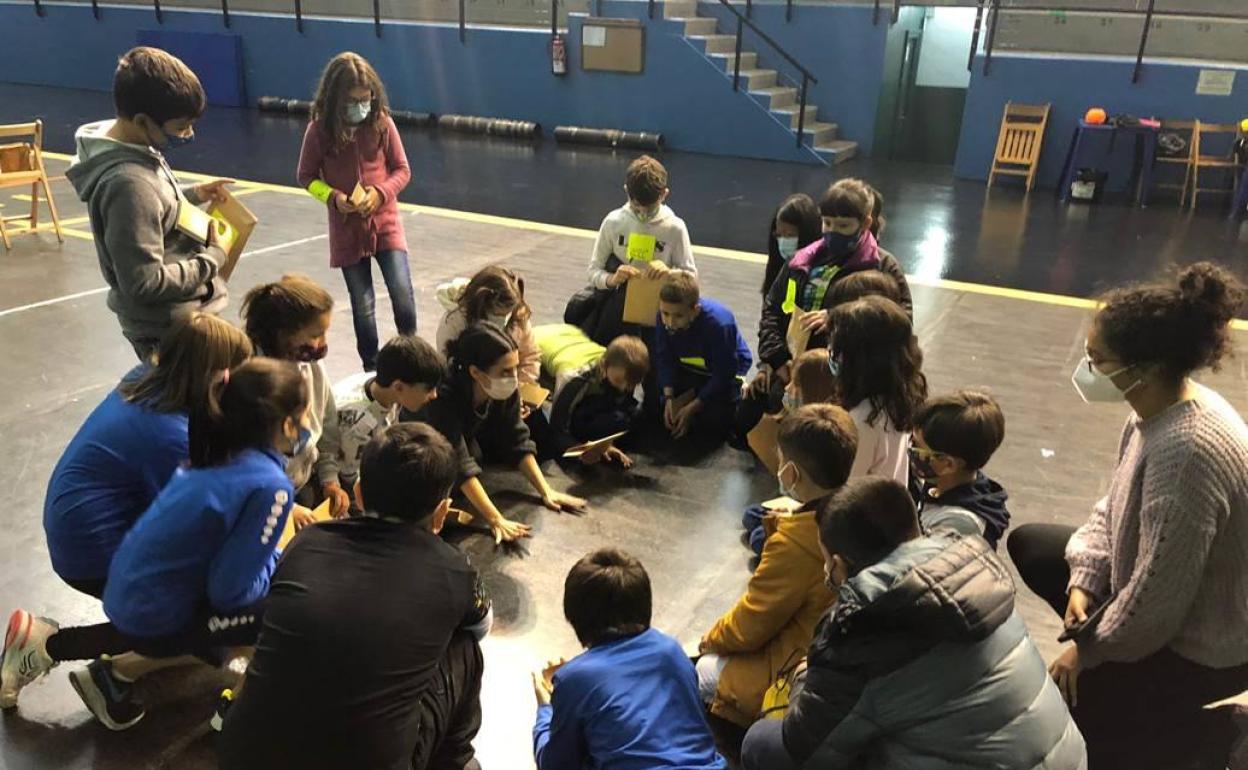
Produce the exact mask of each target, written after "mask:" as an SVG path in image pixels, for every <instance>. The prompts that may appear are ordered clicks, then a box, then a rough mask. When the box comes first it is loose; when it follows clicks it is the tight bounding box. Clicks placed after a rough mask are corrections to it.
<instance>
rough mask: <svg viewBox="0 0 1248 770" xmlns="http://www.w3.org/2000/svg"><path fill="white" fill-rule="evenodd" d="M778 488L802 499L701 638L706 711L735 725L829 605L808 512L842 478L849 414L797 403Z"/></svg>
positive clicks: (849, 452) (755, 707) (849, 445)
mask: <svg viewBox="0 0 1248 770" xmlns="http://www.w3.org/2000/svg"><path fill="white" fill-rule="evenodd" d="M778 443H779V450H778V452H779V455H780V470H779V472H777V473H776V480H777V481H778V482H779V484H780V492H781V494H784V495H787V496H789V497H791V498H793V499H794V500H797V501H798V502H800V503H801V504H802V505H801V507H799V508H798V509H797V510H796V511H794V512H792V513H790V514H782V515H777V516H776V517H775V518H774V519H773V526H774V529H775V532H774V533H773V534H772V535H771V537H769V538H767V542H766V544H765V545H764V546H763V553H762V559H761V560H760V561H759V564H758V569H756V570H755V571H754V575H753V576H752V577H751V578H750V583H749V585H748V587H747V588H746V589H745V594H744V595H743V596H742V597H741V598H740V599H738V600H737V603H736V605H734V606H733V608H732V609H731V610H729V611H728V612H727V613H725V614H724V616H723V617H722V618H720V619H719V621H717V622H716V623H715V625H714V626H713V627H712V628H711V630H710V631H708V632H707V633H706V635H705V636H703V637H702V642H701V644H699V645H698V651H699V652H701V653H703V655H702V656H701V658H699V660H698V665H697V669H698V687H699V691H700V693H701V695H702V699H703V700H704V701H705V702H707V703H708V704H710V707H711V712H712V713H713V714H716V715H717V716H720V717H722V718H724V719H727V720H728V721H730V722H733V723H734V724H737V725H740V726H741V727H749V725H750V724H751V723H752V722H753V721H754V720H755V719H757V718H758V716H759V713H760V712H761V711H762V705H763V694H764V693H765V692H766V691H767V688H768V687H770V686H771V684H772V683H773V682H775V681H776V679H777V677H778V676H779V674H780V673H781V671H783V670H784V669H786V668H788V667H789V666H792V665H793V664H795V663H796V662H797V661H798V660H799V659H800V658H801V656H803V655H805V654H806V648H807V647H809V646H810V640H811V638H813V636H814V633H815V626H816V624H817V623H818V622H819V620H820V618H822V617H823V615H824V614H825V613H826V612H827V609H828V607H829V606H830V605H831V604H832V599H833V596H832V592H831V591H830V590H829V589H828V587H827V586H826V585H824V574H823V556H822V555H821V553H820V551H819V530H818V527H817V525H816V524H815V511H816V509H818V507H819V504H820V503H821V502H822V501H823V500H824V499H825V498H826V497H827V496H828V495H829V494H831V493H832V492H834V491H835V490H836V489H838V488H839V487H841V485H843V484H844V483H845V480H846V479H848V478H849V469H850V467H851V466H852V465H853V462H854V453H855V451H856V449H857V443H858V439H857V429H856V428H855V427H854V421H853V419H852V418H851V417H850V416H849V415H848V414H847V413H846V412H845V410H844V409H841V408H840V407H838V406H833V405H832V404H810V405H808V406H803V407H801V408H800V409H798V410H797V411H796V412H794V413H793V414H791V415H789V416H788V417H786V418H785V419H784V421H783V422H782V423H780V437H779V442H778Z"/></svg>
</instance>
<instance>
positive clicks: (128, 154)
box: [65, 47, 228, 361]
mask: <svg viewBox="0 0 1248 770" xmlns="http://www.w3.org/2000/svg"><path fill="white" fill-rule="evenodd" d="M113 102H114V104H116V105H117V118H116V119H115V120H105V121H100V122H98V123H88V124H87V125H85V126H82V127H81V128H79V129H78V131H77V133H76V134H75V136H74V140H75V143H76V144H77V149H78V153H77V155H76V156H75V157H74V160H73V163H72V164H71V165H70V167H69V171H67V172H66V174H65V176H66V178H68V179H69V181H70V183H71V184H72V185H73V186H74V189H75V190H76V191H77V192H78V197H79V198H81V199H82V200H83V201H85V202H86V204H87V213H88V215H89V216H90V217H91V231H92V232H93V233H95V250H96V255H97V256H98V257H99V260H100V272H101V273H103V274H104V280H105V282H107V283H108V307H109V309H110V310H112V311H113V312H114V313H116V314H117V320H118V321H119V322H120V323H121V333H122V334H123V335H125V338H126V339H127V340H128V341H129V342H130V345H131V346H132V347H133V348H134V352H135V354H136V355H137V356H138V357H139V360H140V361H147V360H148V358H150V357H151V355H152V354H153V353H155V352H156V348H157V347H158V346H159V345H160V340H161V338H162V337H164V335H165V332H166V331H167V330H168V329H169V327H170V325H171V324H172V323H173V318H174V316H175V315H177V314H179V313H184V312H187V311H190V310H202V311H204V312H209V313H219V312H221V311H222V310H223V309H225V306H226V302H227V298H228V295H227V293H226V289H225V281H224V280H222V279H221V277H220V276H218V275H217V271H218V269H219V268H220V267H221V265H222V264H224V262H225V252H224V251H223V250H222V249H221V247H220V246H218V245H217V242H216V236H215V235H214V234H212V233H210V234H209V240H208V244H207V245H205V244H202V243H195V242H193V241H192V239H191V238H190V237H188V236H186V235H183V234H182V233H181V232H180V231H179V230H178V229H177V221H178V211H179V209H180V207H181V206H192V205H197V204H200V203H206V202H208V201H219V200H224V197H225V191H224V186H225V185H226V184H228V182H227V181H225V180H217V181H215V182H206V183H203V184H197V185H191V186H189V187H185V188H183V187H181V186H179V185H178V181H177V179H175V178H174V176H173V171H172V170H170V168H169V164H168V163H167V162H166V161H165V156H164V155H163V154H162V151H167V150H171V149H175V148H177V147H182V146H184V145H186V144H189V143H190V142H191V141H193V140H194V139H195V133H194V130H193V128H194V125H195V121H196V120H198V119H199V116H200V115H202V114H203V113H204V108H205V106H206V105H207V98H206V97H205V96H204V89H203V87H202V86H200V84H199V79H198V78H197V77H195V73H194V72H191V70H190V69H189V68H188V67H187V66H186V65H185V64H183V63H182V61H181V60H179V59H178V58H177V57H175V56H173V55H171V54H168V53H165V52H164V51H161V50H158V49H156V48H143V47H140V48H132V49H131V50H129V51H127V52H126V54H125V55H124V56H122V57H121V60H120V61H119V62H118V63H117V72H116V74H115V75H114V76H113Z"/></svg>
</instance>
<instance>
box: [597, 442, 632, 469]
mask: <svg viewBox="0 0 1248 770" xmlns="http://www.w3.org/2000/svg"><path fill="white" fill-rule="evenodd" d="M602 459H604V460H606V461H607V462H609V463H619V464H620V467H621V468H623V469H624V470H628V469H629V468H631V467H633V458H631V457H629V456H628V455H626V454H624V453H623V452H621V451H620V450H618V449H616V448H615V447H608V448H607V451H606V453H604V454H603V456H602Z"/></svg>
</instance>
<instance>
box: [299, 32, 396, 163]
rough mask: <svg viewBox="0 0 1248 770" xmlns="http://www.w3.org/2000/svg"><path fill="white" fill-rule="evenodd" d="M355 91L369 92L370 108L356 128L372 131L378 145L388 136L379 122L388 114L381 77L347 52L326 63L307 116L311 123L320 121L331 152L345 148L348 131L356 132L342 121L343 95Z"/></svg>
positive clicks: (343, 113) (348, 135)
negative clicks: (358, 89) (359, 89)
mask: <svg viewBox="0 0 1248 770" xmlns="http://www.w3.org/2000/svg"><path fill="white" fill-rule="evenodd" d="M356 87H361V88H367V89H368V90H369V91H372V92H373V103H372V108H371V109H370V110H369V113H368V117H367V118H365V119H364V122H363V123H361V124H360V126H359V127H360V128H363V127H368V128H370V129H372V130H373V132H374V133H375V134H376V136H377V137H378V139H379V140H380V141H381V142H385V141H386V138H387V136H388V134H387V133H386V132H385V131H384V130H382V121H383V120H384V119H385V117H386V116H387V115H389V114H390V101H389V99H388V97H387V96H386V87H385V86H384V85H382V82H381V76H380V75H378V74H377V70H375V69H373V65H371V64H369V63H368V61H367V60H365V58H364V57H363V56H360V55H359V54H357V53H351V52H350V51H347V52H345V53H340V54H338V55H337V56H335V57H334V58H332V59H330V60H329V64H326V65H325V71H324V72H323V73H321V82H320V85H318V86H317V87H316V97H315V98H314V99H313V100H312V115H311V116H310V117H311V119H312V120H316V121H320V124H321V128H323V129H324V131H325V133H326V134H327V135H328V136H329V137H330V140H331V144H332V145H333V147H335V148H340V147H344V146H346V145H347V144H349V143H350V142H351V130H352V129H353V128H356V126H351V125H348V124H347V122H346V120H345V119H344V118H345V115H346V110H347V94H348V93H349V92H350V91H351V89H352V88H356Z"/></svg>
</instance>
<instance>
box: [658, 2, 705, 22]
mask: <svg viewBox="0 0 1248 770" xmlns="http://www.w3.org/2000/svg"><path fill="white" fill-rule="evenodd" d="M697 15H698V3H697V0H667V1H666V2H665V3H663V18H665V19H691V18H693V17H695V16H697Z"/></svg>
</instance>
